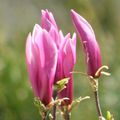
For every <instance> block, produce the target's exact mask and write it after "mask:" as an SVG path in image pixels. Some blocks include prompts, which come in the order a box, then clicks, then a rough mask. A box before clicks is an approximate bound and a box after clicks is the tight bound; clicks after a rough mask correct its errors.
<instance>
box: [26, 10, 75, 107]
mask: <svg viewBox="0 0 120 120" xmlns="http://www.w3.org/2000/svg"><path fill="white" fill-rule="evenodd" d="M26 61H27V69H28V73H29V77H30V80H31V85H32V88H33V91H34V94H35V96H37V97H39V99H40V100H41V101H42V103H43V104H44V105H48V104H49V103H50V102H51V99H52V96H53V85H55V84H56V82H57V81H59V80H61V79H63V78H65V77H70V80H69V82H68V84H67V87H66V89H64V90H63V91H62V92H61V93H60V95H59V96H60V98H63V97H68V98H69V103H71V101H72V97H73V88H72V87H73V86H72V84H73V81H72V74H71V73H70V72H72V70H73V67H74V64H75V61H76V34H75V33H74V35H73V37H72V38H70V34H67V35H66V36H65V37H64V36H63V34H62V31H59V30H58V27H57V24H56V22H55V19H54V17H53V15H52V13H51V12H49V11H48V10H45V11H44V10H42V16H41V26H40V25H38V24H36V25H35V27H34V29H33V33H32V35H31V33H30V34H29V35H28V38H27V43H26Z"/></svg>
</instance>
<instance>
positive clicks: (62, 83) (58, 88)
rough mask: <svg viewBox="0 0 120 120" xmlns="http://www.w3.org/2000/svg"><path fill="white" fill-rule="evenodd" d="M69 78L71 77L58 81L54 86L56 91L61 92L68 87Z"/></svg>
mask: <svg viewBox="0 0 120 120" xmlns="http://www.w3.org/2000/svg"><path fill="white" fill-rule="evenodd" d="M69 79H70V78H64V79H62V80H60V81H58V82H57V83H56V84H55V86H54V89H55V91H58V92H60V91H62V90H63V89H65V88H66V84H67V83H68V81H69Z"/></svg>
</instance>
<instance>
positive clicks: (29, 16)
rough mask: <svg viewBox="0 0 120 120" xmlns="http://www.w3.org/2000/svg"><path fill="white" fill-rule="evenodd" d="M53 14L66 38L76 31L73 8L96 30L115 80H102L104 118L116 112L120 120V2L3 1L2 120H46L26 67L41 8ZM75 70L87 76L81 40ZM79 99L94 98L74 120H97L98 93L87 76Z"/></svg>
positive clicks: (78, 79)
mask: <svg viewBox="0 0 120 120" xmlns="http://www.w3.org/2000/svg"><path fill="white" fill-rule="evenodd" d="M46 8H47V9H49V10H50V11H52V13H53V14H54V17H55V19H56V21H57V24H58V26H59V28H60V29H62V30H63V32H64V34H66V33H67V32H70V33H73V32H74V31H75V29H74V27H73V24H72V21H71V19H70V9H75V10H76V11H77V12H78V13H79V14H81V15H82V16H84V17H85V18H86V19H87V20H88V21H89V22H90V24H91V25H92V27H93V29H94V31H95V33H96V37H97V40H98V42H99V45H100V48H101V52H102V59H103V65H108V66H109V67H110V70H109V71H110V72H111V76H110V77H102V78H101V80H100V90H99V92H100V101H101V103H102V104H101V107H102V110H103V114H104V116H106V111H107V110H110V111H111V112H112V113H113V114H114V117H115V120H120V114H119V111H120V103H119V102H120V91H119V90H120V67H119V65H120V53H119V52H120V0H0V120H40V116H39V114H38V110H37V108H36V107H35V106H34V104H33V93H32V90H31V87H30V83H29V80H28V74H27V71H26V65H25V42H26V37H27V35H28V33H29V32H30V31H32V28H33V26H34V24H35V23H40V15H41V9H46ZM77 55H78V56H77V64H76V67H75V70H78V71H81V72H85V64H84V55H83V52H82V48H81V44H80V41H79V40H78V41H77ZM74 94H75V98H76V97H79V96H86V95H90V96H91V99H89V100H86V101H84V102H82V103H81V104H80V105H79V106H78V107H76V108H74V110H73V111H72V120H88V119H89V120H97V113H96V107H95V104H94V98H93V93H92V90H91V87H90V85H89V82H88V80H87V79H86V77H84V76H82V75H80V74H75V75H74Z"/></svg>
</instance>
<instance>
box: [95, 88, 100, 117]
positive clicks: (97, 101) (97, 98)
mask: <svg viewBox="0 0 120 120" xmlns="http://www.w3.org/2000/svg"><path fill="white" fill-rule="evenodd" d="M94 96H95V102H96V108H97V112H98V116H99V118H100V117H102V111H101V107H100V101H99V95H98V90H97V91H94Z"/></svg>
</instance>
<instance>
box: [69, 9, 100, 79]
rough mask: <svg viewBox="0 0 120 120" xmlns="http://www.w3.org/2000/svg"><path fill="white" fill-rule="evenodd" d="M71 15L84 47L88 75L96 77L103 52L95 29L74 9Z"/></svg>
mask: <svg viewBox="0 0 120 120" xmlns="http://www.w3.org/2000/svg"><path fill="white" fill-rule="evenodd" d="M71 17H72V21H73V24H74V26H75V28H76V30H77V32H78V34H79V37H80V38H81V42H82V44H83V47H84V51H85V54H86V63H87V69H88V70H87V72H88V75H90V76H93V77H96V76H95V73H96V72H97V70H98V69H99V68H100V67H101V54H100V48H99V45H98V43H97V41H96V38H95V34H94V31H93V29H92V27H91V25H90V24H89V23H88V22H87V21H86V20H85V19H84V18H83V17H82V16H80V15H79V14H78V13H76V12H75V11H74V10H71ZM99 76H100V74H99ZM99 76H97V77H99Z"/></svg>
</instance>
